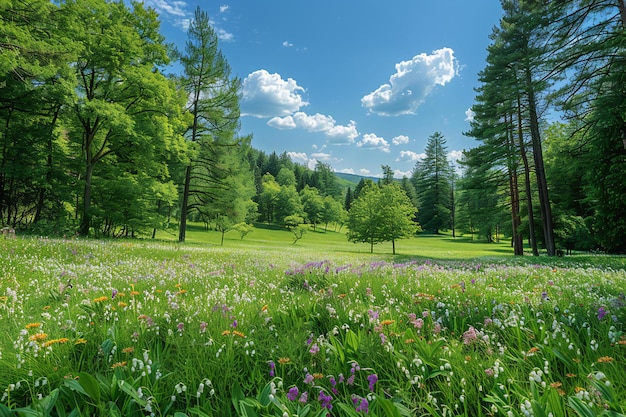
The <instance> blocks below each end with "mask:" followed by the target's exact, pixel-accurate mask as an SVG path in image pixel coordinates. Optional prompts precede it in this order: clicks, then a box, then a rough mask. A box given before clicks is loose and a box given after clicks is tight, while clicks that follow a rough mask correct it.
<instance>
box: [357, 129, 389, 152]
mask: <svg viewBox="0 0 626 417" xmlns="http://www.w3.org/2000/svg"><path fill="white" fill-rule="evenodd" d="M356 146H358V147H359V148H367V149H378V150H380V151H383V152H390V149H389V142H387V141H386V140H385V139H383V138H381V137H379V136H376V135H375V134H373V133H367V134H365V135H363V139H362V140H361V141H360V142H358V143H357V144H356Z"/></svg>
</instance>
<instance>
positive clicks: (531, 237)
mask: <svg viewBox="0 0 626 417" xmlns="http://www.w3.org/2000/svg"><path fill="white" fill-rule="evenodd" d="M517 134H518V140H519V150H520V155H521V157H522V163H523V164H524V181H525V183H524V187H525V191H526V205H527V206H528V241H529V242H530V247H531V249H532V251H533V256H539V249H538V248H537V235H536V234H535V213H534V211H533V195H532V188H531V186H530V165H529V164H528V155H526V145H524V133H523V131H522V105H521V103H520V98H519V96H518V97H517Z"/></svg>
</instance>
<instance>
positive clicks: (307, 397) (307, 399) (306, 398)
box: [298, 391, 309, 404]
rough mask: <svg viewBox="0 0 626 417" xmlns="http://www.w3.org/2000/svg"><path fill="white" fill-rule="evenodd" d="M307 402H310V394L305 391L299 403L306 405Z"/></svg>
mask: <svg viewBox="0 0 626 417" xmlns="http://www.w3.org/2000/svg"><path fill="white" fill-rule="evenodd" d="M307 401H309V393H308V392H306V391H305V392H303V393H302V394H301V395H300V398H299V399H298V402H300V403H302V404H306V402H307Z"/></svg>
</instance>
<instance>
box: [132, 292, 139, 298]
mask: <svg viewBox="0 0 626 417" xmlns="http://www.w3.org/2000/svg"><path fill="white" fill-rule="evenodd" d="M130 295H132V296H133V297H134V296H135V295H139V291H131V292H130Z"/></svg>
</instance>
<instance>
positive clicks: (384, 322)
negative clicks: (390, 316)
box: [380, 320, 396, 326]
mask: <svg viewBox="0 0 626 417" xmlns="http://www.w3.org/2000/svg"><path fill="white" fill-rule="evenodd" d="M395 322H396V321H395V320H383V321H381V322H380V325H381V326H389V325H390V324H394V323H395Z"/></svg>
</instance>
